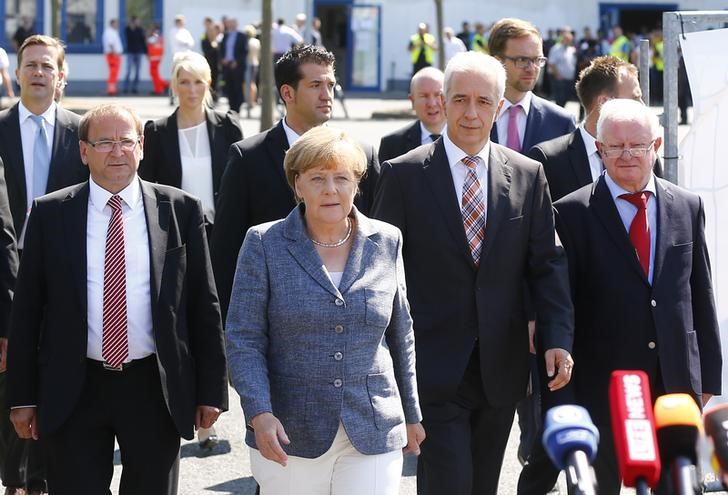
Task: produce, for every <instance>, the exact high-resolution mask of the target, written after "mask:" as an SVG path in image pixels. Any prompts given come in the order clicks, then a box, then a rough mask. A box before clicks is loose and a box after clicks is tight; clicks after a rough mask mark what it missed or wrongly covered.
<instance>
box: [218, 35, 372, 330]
mask: <svg viewBox="0 0 728 495" xmlns="http://www.w3.org/2000/svg"><path fill="white" fill-rule="evenodd" d="M334 60H335V59H334V55H333V54H332V53H331V52H329V51H327V50H326V49H325V48H323V47H320V46H310V45H308V46H303V45H301V46H295V47H293V48H292V49H290V50H289V51H288V52H286V53H285V54H283V56H282V57H281V58H279V59H278V61H277V62H276V66H275V78H276V86H277V87H278V93H279V94H280V97H281V99H282V100H283V103H284V104H285V105H286V117H285V118H284V119H282V120H281V121H280V122H278V124H276V125H275V126H273V127H272V128H270V129H268V130H267V131H265V132H262V133H260V134H257V135H255V136H252V137H249V138H247V139H244V140H243V141H240V142H238V143H235V144H234V145H233V146H232V147H231V148H230V153H229V155H228V163H227V166H226V168H225V173H224V174H223V177H222V183H221V185H220V194H219V196H218V202H217V205H216V207H217V209H216V211H215V229H214V231H213V234H212V243H211V247H210V249H211V253H212V267H213V270H214V272H215V282H216V283H217V292H218V295H219V296H220V306H221V308H222V314H223V319H224V317H225V314H226V313H227V307H228V303H229V302H230V290H231V288H232V285H233V276H234V274H235V265H236V262H237V259H238V252H239V251H240V246H242V244H243V239H244V238H245V233H246V232H247V230H248V229H249V228H250V227H252V226H253V225H257V224H260V223H264V222H269V221H271V220H277V219H279V218H284V217H286V216H287V215H288V213H290V211H291V210H292V209H293V207H294V206H295V205H296V201H295V198H294V197H293V191H291V188H290V187H288V183H287V182H286V177H285V173H284V171H283V159H284V157H285V155H286V151H287V150H288V148H290V147H291V146H292V145H293V143H294V142H295V140H296V139H298V137H299V136H300V135H302V134H303V133H305V132H306V131H308V130H309V129H311V128H312V127H315V126H318V125H322V124H324V123H326V122H327V121H328V120H329V119H330V118H331V109H332V106H333V103H334V86H335V85H336V80H335V78H334ZM363 148H364V152H365V153H366V155H367V173H366V175H365V177H364V179H362V181H361V183H360V186H359V188H360V193H359V194H358V195H357V197H356V200H355V201H354V204H355V205H356V207H357V208H358V209H359V211H361V212H362V213H364V214H367V213H368V212H369V209H370V208H371V205H372V201H373V199H374V187H375V186H376V183H377V180H378V178H379V161H378V160H377V155H376V153H375V151H374V149H373V147H372V146H371V145H363Z"/></svg>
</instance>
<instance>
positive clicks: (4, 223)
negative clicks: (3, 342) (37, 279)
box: [0, 159, 18, 338]
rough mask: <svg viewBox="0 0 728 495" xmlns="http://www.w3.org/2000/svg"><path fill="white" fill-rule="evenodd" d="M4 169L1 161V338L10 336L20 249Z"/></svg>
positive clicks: (0, 160)
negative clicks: (16, 242) (11, 312)
mask: <svg viewBox="0 0 728 495" xmlns="http://www.w3.org/2000/svg"><path fill="white" fill-rule="evenodd" d="M3 168H4V167H3V161H2V159H0V338H3V337H7V335H8V325H9V322H10V306H11V305H12V302H13V293H14V291H15V279H16V277H17V275H18V249H17V246H16V244H15V229H13V217H12V215H11V214H10V203H9V202H8V192H7V189H6V187H5V174H4V172H3Z"/></svg>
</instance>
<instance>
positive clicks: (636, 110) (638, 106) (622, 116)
mask: <svg viewBox="0 0 728 495" xmlns="http://www.w3.org/2000/svg"><path fill="white" fill-rule="evenodd" d="M607 122H642V123H644V124H647V126H648V128H649V130H650V136H652V138H653V139H656V138H658V137H659V136H660V122H659V120H658V118H657V115H655V113H654V112H653V111H652V110H651V109H650V108H649V107H647V106H645V104H644V103H642V102H639V101H635V100H632V99H628V98H614V99H611V100H608V101H607V102H606V103H604V105H602V107H601V110H600V112H599V120H597V141H599V142H604V127H605V126H606V124H607Z"/></svg>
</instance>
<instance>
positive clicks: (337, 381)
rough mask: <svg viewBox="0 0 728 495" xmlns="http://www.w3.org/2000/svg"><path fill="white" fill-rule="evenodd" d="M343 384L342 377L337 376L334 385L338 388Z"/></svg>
mask: <svg viewBox="0 0 728 495" xmlns="http://www.w3.org/2000/svg"><path fill="white" fill-rule="evenodd" d="M343 384H344V382H343V381H341V378H337V379H336V380H334V387H336V388H340V387H341V386H342V385H343Z"/></svg>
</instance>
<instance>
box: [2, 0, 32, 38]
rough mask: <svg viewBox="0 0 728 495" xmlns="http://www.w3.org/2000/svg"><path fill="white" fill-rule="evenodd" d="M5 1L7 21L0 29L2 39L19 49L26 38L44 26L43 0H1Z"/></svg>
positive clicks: (4, 9)
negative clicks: (42, 19) (42, 20)
mask: <svg viewBox="0 0 728 495" xmlns="http://www.w3.org/2000/svg"><path fill="white" fill-rule="evenodd" d="M2 3H4V8H3V11H4V12H5V22H4V23H3V26H2V27H0V30H2V31H3V32H2V33H0V34H3V36H2V37H1V39H4V40H5V41H7V45H8V46H11V47H12V48H13V50H17V49H18V47H19V46H20V45H21V44H22V43H23V41H24V40H25V38H27V37H28V36H30V35H31V34H35V33H37V32H39V31H40V29H41V27H42V22H41V18H42V4H41V0H4V2H3V1H2V0H0V4H2Z"/></svg>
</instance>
